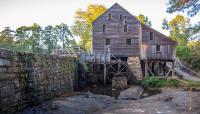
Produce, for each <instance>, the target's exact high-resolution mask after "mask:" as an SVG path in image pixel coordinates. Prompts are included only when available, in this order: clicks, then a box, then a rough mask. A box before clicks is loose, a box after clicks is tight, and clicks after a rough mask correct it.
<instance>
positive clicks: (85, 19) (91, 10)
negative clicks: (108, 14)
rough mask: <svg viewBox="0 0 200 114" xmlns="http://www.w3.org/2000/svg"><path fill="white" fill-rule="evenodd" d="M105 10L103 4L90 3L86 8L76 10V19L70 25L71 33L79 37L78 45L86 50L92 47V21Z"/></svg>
mask: <svg viewBox="0 0 200 114" xmlns="http://www.w3.org/2000/svg"><path fill="white" fill-rule="evenodd" d="M105 11H106V8H105V7H104V6H103V5H94V4H91V5H89V6H88V7H87V10H85V11H83V10H78V11H77V12H76V16H75V17H76V21H75V23H74V26H72V31H73V34H74V35H76V36H78V37H80V42H79V45H80V46H81V47H82V48H83V49H85V50H86V51H90V50H91V47H92V22H93V21H94V20H95V19H96V18H97V17H99V16H100V15H101V14H102V13H104V12H105Z"/></svg>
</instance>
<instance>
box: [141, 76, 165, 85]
mask: <svg viewBox="0 0 200 114" xmlns="http://www.w3.org/2000/svg"><path fill="white" fill-rule="evenodd" d="M141 84H142V85H143V86H144V87H162V86H164V80H161V79H160V78H159V77H156V76H147V77H145V78H144V79H143V80H142V82H141Z"/></svg>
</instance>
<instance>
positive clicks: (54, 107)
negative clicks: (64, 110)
mask: <svg viewBox="0 0 200 114" xmlns="http://www.w3.org/2000/svg"><path fill="white" fill-rule="evenodd" d="M50 108H51V109H52V110H58V109H59V106H58V105H56V104H52V105H51V107H50Z"/></svg>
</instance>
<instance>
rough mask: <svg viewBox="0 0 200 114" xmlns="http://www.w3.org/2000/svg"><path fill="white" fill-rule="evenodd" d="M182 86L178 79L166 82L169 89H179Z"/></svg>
mask: <svg viewBox="0 0 200 114" xmlns="http://www.w3.org/2000/svg"><path fill="white" fill-rule="evenodd" d="M180 85H181V82H180V81H178V80H176V79H169V80H166V82H165V86H167V87H169V86H170V87H179V86H180Z"/></svg>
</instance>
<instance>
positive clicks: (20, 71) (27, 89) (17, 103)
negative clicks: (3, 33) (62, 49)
mask: <svg viewBox="0 0 200 114" xmlns="http://www.w3.org/2000/svg"><path fill="white" fill-rule="evenodd" d="M76 60H77V59H76V58H74V57H59V56H56V55H42V54H32V53H15V52H11V51H8V50H0V114H12V113H16V112H17V111H19V110H21V109H23V108H24V107H26V106H28V105H30V104H38V103H40V102H43V101H44V100H47V99H51V98H53V97H55V96H58V95H60V94H62V93H65V92H67V91H69V92H70V91H71V90H72V89H73V80H74V79H75V73H76V72H75V71H76V64H77V63H76Z"/></svg>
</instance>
